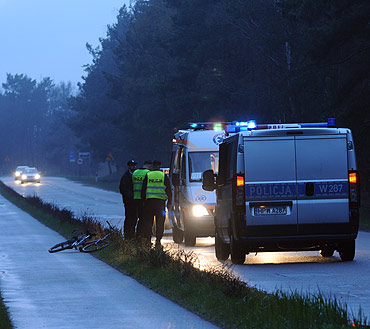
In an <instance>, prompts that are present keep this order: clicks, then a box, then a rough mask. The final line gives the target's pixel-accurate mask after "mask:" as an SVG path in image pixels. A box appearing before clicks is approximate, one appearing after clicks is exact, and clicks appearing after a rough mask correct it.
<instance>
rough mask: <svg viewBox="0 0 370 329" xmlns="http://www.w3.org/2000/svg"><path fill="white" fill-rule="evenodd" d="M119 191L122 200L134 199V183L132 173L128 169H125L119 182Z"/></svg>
mask: <svg viewBox="0 0 370 329" xmlns="http://www.w3.org/2000/svg"><path fill="white" fill-rule="evenodd" d="M119 192H120V193H121V194H122V201H123V202H130V201H132V200H133V199H134V185H133V183H132V173H131V172H130V170H129V169H127V170H126V171H125V173H124V174H123V176H122V178H121V181H120V182H119Z"/></svg>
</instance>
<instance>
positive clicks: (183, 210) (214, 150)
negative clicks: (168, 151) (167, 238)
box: [169, 122, 225, 246]
mask: <svg viewBox="0 0 370 329" xmlns="http://www.w3.org/2000/svg"><path fill="white" fill-rule="evenodd" d="M224 138H225V131H224V123H212V122H200V123H190V124H189V128H188V129H183V130H176V131H175V133H174V137H173V140H172V144H173V146H172V155H171V162H170V172H169V175H170V180H171V184H172V193H173V205H172V209H169V221H170V224H171V227H172V233H173V240H174V241H175V242H176V243H181V242H182V241H183V240H184V239H185V244H186V245H188V246H194V245H195V243H196V238H197V237H207V236H214V233H215V225H214V218H213V214H214V209H215V203H216V194H215V192H214V191H205V190H203V188H202V174H203V171H205V170H208V169H210V170H212V171H213V172H215V173H217V172H218V148H219V147H218V146H219V144H220V143H221V142H222V140H223V139H224Z"/></svg>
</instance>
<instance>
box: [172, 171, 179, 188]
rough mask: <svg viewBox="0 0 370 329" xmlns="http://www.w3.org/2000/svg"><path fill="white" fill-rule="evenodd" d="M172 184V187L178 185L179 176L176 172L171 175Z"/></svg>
mask: <svg viewBox="0 0 370 329" xmlns="http://www.w3.org/2000/svg"><path fill="white" fill-rule="evenodd" d="M172 184H173V186H179V185H180V175H179V173H177V172H174V173H172Z"/></svg>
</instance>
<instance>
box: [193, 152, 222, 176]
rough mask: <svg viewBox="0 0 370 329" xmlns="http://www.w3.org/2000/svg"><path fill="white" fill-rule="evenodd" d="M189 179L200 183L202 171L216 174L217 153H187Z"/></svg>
mask: <svg viewBox="0 0 370 329" xmlns="http://www.w3.org/2000/svg"><path fill="white" fill-rule="evenodd" d="M188 154H189V178H190V181H191V182H195V181H197V182H201V181H202V174H203V171H206V170H209V169H212V170H213V172H214V173H216V174H217V173H218V151H207V152H189V153H188Z"/></svg>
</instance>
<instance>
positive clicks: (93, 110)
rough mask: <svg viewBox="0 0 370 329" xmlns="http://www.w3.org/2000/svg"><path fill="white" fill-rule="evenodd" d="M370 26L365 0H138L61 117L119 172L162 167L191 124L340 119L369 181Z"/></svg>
mask: <svg viewBox="0 0 370 329" xmlns="http://www.w3.org/2000/svg"><path fill="white" fill-rule="evenodd" d="M369 17H370V3H369V2H368V1H366V0H358V1H350V0H337V1H328V0H323V1H310V0H249V1H244V0H137V1H135V2H134V5H133V7H132V8H130V9H127V8H126V7H125V6H124V7H122V8H121V9H120V11H119V14H118V16H117V21H116V23H115V24H113V25H111V26H109V27H108V31H107V34H106V36H105V37H104V38H102V39H101V40H100V46H99V47H97V48H93V47H92V46H90V45H87V48H88V51H89V52H90V53H91V55H92V63H91V64H88V65H86V68H85V69H86V74H85V76H84V78H83V82H82V83H81V84H80V85H79V93H78V94H77V95H76V96H74V97H72V98H70V99H69V102H68V106H66V107H64V109H65V110H63V111H61V112H58V115H59V114H60V115H61V116H62V117H63V121H65V122H67V124H68V126H69V128H70V129H72V130H73V132H74V133H75V134H76V135H77V136H78V138H79V142H80V143H81V147H83V148H84V149H85V150H88V151H90V152H91V153H92V155H93V158H94V160H95V161H96V162H99V161H104V160H105V158H106V156H107V155H108V154H109V153H112V155H113V156H114V158H115V161H116V163H117V164H118V165H119V166H124V164H125V162H126V161H127V160H128V159H130V158H135V159H137V160H139V161H142V160H144V159H145V158H152V159H153V158H159V159H161V160H162V162H164V164H167V163H168V160H169V149H170V145H171V139H172V131H173V128H174V127H177V128H183V127H186V125H187V123H188V122H192V121H213V120H225V121H233V120H248V119H256V120H257V121H258V122H264V123H273V122H321V121H326V120H327V118H328V117H336V118H337V124H338V126H342V127H349V128H351V129H352V130H353V132H354V135H355V141H356V146H357V155H358V159H359V162H360V166H361V170H362V171H363V173H365V174H366V175H365V176H369V174H370V162H369V161H370V151H369V150H368V147H367V145H368V142H369V141H370V133H369V129H370V116H369V110H368V109H369V105H370V93H369V89H370V88H369V87H370V79H369V77H370V61H369V60H368V59H369V58H370V57H369V55H370V33H369V32H370V24H369ZM40 84H42V86H44V87H42V88H41V86H40V88H41V89H46V90H47V89H48V88H47V81H44V82H40ZM37 86H38V84H36V87H37ZM4 88H5V93H4V94H3V97H2V98H0V101H3V99H5V98H6V99H9V96H10V95H8V92H7V91H6V88H7V87H6V86H5V87H4ZM36 89H37V88H36ZM4 97H5V98H4ZM40 109H41V108H40ZM25 133H26V132H25ZM29 133H31V132H28V134H29ZM25 138H26V137H25ZM26 139H27V138H26Z"/></svg>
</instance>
